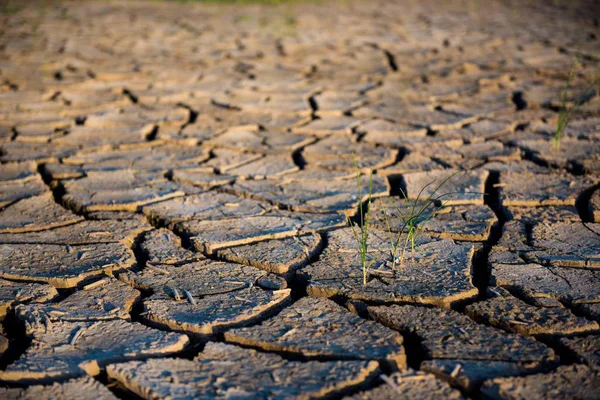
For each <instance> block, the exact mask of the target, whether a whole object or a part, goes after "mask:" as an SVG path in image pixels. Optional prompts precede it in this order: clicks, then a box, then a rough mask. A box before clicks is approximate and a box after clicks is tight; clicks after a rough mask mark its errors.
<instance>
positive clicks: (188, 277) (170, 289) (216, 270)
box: [119, 260, 267, 299]
mask: <svg viewBox="0 0 600 400" xmlns="http://www.w3.org/2000/svg"><path fill="white" fill-rule="evenodd" d="M266 275H267V273H266V272H265V271H261V270H259V269H257V268H254V267H249V266H245V265H240V264H234V263H228V262H220V261H212V260H205V261H198V262H193V263H189V264H185V265H181V266H172V265H161V266H152V265H147V266H146V268H144V269H143V270H142V271H140V272H138V273H135V274H123V278H122V279H123V280H125V281H127V282H128V283H130V284H131V285H133V286H134V287H135V288H137V289H141V290H149V289H151V290H152V291H153V292H154V293H155V295H160V296H162V297H163V298H165V299H169V298H175V299H183V298H185V297H186V293H185V292H188V293H189V294H190V295H192V296H193V297H194V298H200V297H203V296H206V295H210V294H219V293H228V292H233V291H236V290H241V289H246V288H250V287H252V286H254V285H258V284H259V283H260V281H261V279H264V278H265V277H266ZM119 278H121V276H119Z"/></svg>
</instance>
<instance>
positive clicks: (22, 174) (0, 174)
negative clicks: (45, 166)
mask: <svg viewBox="0 0 600 400" xmlns="http://www.w3.org/2000/svg"><path fill="white" fill-rule="evenodd" d="M36 175H37V163H35V162H33V161H23V162H9V163H5V164H2V170H1V171H0V182H6V181H12V183H16V182H17V181H26V180H28V179H32V178H33V177H35V176H36Z"/></svg>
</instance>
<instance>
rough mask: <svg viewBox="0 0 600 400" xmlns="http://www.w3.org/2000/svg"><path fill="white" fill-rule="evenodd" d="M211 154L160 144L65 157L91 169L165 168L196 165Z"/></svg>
mask: <svg viewBox="0 0 600 400" xmlns="http://www.w3.org/2000/svg"><path fill="white" fill-rule="evenodd" d="M208 158H209V154H208V151H207V150H206V149H205V148H202V147H198V146H176V145H170V144H167V145H159V146H153V147H147V146H144V147H141V148H131V149H117V150H108V151H95V152H91V151H86V152H82V153H79V154H76V155H74V156H71V157H68V158H66V159H64V160H63V162H64V163H65V164H74V165H81V166H82V168H83V169H84V170H85V171H86V172H90V171H114V170H130V171H163V170H171V169H174V168H182V167H186V166H189V167H193V166H197V165H198V164H199V163H201V162H202V161H206V160H207V159H208Z"/></svg>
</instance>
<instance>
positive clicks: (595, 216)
mask: <svg viewBox="0 0 600 400" xmlns="http://www.w3.org/2000/svg"><path fill="white" fill-rule="evenodd" d="M589 211H590V214H591V216H592V220H593V221H594V222H598V223H600V189H597V190H595V191H594V193H593V194H592V197H591V198H590V204H589Z"/></svg>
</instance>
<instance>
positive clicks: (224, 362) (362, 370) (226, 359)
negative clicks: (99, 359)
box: [107, 342, 378, 400]
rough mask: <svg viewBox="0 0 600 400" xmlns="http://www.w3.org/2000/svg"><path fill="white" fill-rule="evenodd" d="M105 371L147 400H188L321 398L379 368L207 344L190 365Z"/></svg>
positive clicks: (172, 362)
mask: <svg viewBox="0 0 600 400" xmlns="http://www.w3.org/2000/svg"><path fill="white" fill-rule="evenodd" d="M107 372H108V376H109V377H110V378H112V379H115V380H117V381H119V382H120V383H121V384H122V385H123V386H125V387H126V388H127V389H129V390H131V391H133V392H134V393H135V394H137V395H138V396H141V397H142V398H144V399H148V400H149V399H154V398H169V397H178V396H180V394H181V393H185V396H186V397H190V398H201V397H212V398H215V397H228V396H229V397H237V398H243V397H252V396H253V397H259V398H267V397H268V398H284V397H290V398H321V397H326V396H334V395H335V394H336V393H340V392H342V391H344V390H348V389H350V388H353V387H355V386H358V385H360V384H362V383H363V382H365V381H367V380H369V379H370V378H371V377H372V376H373V375H374V374H376V373H377V372H378V367H377V363H376V362H374V361H325V362H319V361H308V362H299V361H288V360H285V359H283V358H281V357H280V356H278V355H275V354H268V353H259V352H257V351H255V350H250V349H242V348H239V347H236V346H232V345H226V344H222V343H212V342H211V343H208V344H207V345H206V347H205V348H204V350H203V351H202V353H200V354H199V355H198V357H196V358H195V359H194V360H185V359H160V360H153V359H150V360H147V361H145V362H129V363H126V364H114V365H110V366H108V367H107ZM164 376H171V377H173V379H174V380H175V381H174V382H171V381H170V380H167V379H164ZM175 382H176V383H175Z"/></svg>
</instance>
